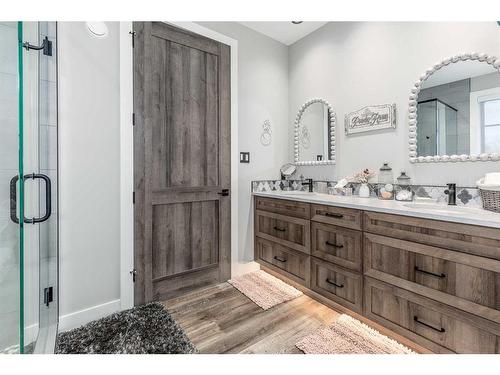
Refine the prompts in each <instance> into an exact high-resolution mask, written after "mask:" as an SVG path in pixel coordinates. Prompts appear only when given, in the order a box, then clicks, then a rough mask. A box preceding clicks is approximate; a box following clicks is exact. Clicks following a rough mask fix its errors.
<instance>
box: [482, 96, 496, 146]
mask: <svg viewBox="0 0 500 375" xmlns="http://www.w3.org/2000/svg"><path fill="white" fill-rule="evenodd" d="M480 106H481V129H482V149H483V150H482V151H483V152H486V153H492V152H499V151H500V99H490V100H485V101H481V102H480Z"/></svg>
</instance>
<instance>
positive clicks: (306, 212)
mask: <svg viewBox="0 0 500 375" xmlns="http://www.w3.org/2000/svg"><path fill="white" fill-rule="evenodd" d="M255 209H256V210H261V211H268V212H274V213H277V214H282V215H287V216H293V217H299V218H302V219H309V218H310V215H311V207H310V204H309V203H303V202H295V201H290V200H286V199H273V198H263V197H256V198H255Z"/></svg>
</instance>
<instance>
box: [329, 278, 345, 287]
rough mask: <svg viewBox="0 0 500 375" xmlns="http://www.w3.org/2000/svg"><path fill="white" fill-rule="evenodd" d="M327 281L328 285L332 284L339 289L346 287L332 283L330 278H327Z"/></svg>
mask: <svg viewBox="0 0 500 375" xmlns="http://www.w3.org/2000/svg"><path fill="white" fill-rule="evenodd" d="M325 281H326V282H327V283H328V284H331V285H333V286H336V287H337V288H343V287H344V284H337V283H336V282H334V281H332V280H330V279H328V278H327V279H326V280H325Z"/></svg>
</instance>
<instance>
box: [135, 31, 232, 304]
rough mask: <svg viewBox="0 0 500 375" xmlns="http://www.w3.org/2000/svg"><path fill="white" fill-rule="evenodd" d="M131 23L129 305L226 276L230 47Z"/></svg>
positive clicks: (228, 249)
mask: <svg viewBox="0 0 500 375" xmlns="http://www.w3.org/2000/svg"><path fill="white" fill-rule="evenodd" d="M134 31H135V33H136V34H135V41H134V113H135V130H134V184H135V229H134V233H135V244H134V247H135V250H134V252H135V255H134V263H135V266H134V267H135V270H136V278H135V279H136V282H135V293H134V295H135V304H136V305H137V304H142V303H144V302H149V301H155V300H162V299H166V298H170V297H174V296H177V295H180V294H182V293H185V292H187V291H189V290H192V289H194V288H197V287H201V286H204V285H209V284H213V283H217V282H222V281H226V280H227V279H229V278H230V273H231V262H230V254H231V249H230V242H231V233H230V229H231V221H230V220H231V216H230V215H231V212H230V206H231V205H230V195H229V193H230V48H229V46H227V45H224V44H222V43H219V42H216V41H214V40H212V39H208V38H205V37H203V36H200V35H197V34H193V33H191V32H188V31H185V30H183V29H179V28H176V27H173V26H170V25H167V24H165V23H162V22H140V23H134Z"/></svg>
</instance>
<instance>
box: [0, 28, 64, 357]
mask: <svg viewBox="0 0 500 375" xmlns="http://www.w3.org/2000/svg"><path fill="white" fill-rule="evenodd" d="M56 37H57V35H56V24H55V22H11V23H0V38H2V43H1V46H0V53H1V58H0V79H2V81H5V83H6V84H2V86H1V87H0V90H1V91H0V92H1V94H0V108H1V111H0V116H1V117H0V120H1V123H0V134H1V138H0V194H1V198H0V214H1V216H0V235H1V237H0V267H1V270H0V271H1V273H0V298H1V300H2V301H5V302H6V303H5V304H4V303H2V305H1V306H2V307H1V308H0V352H8V353H50V352H53V350H54V345H55V339H56V334H57V322H58V307H57V299H58V293H57V292H58V285H57V281H58V277H57V275H58V270H57V263H58V262H57V259H58V248H57V238H58V235H57V195H58V194H57V96H56V87H57V83H56V77H57V69H56V66H57V64H56V51H57V48H56ZM44 40H45V42H44ZM28 44H29V45H28ZM41 46H45V48H39V47H41ZM9 69H10V70H9ZM4 135H5V136H4Z"/></svg>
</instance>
